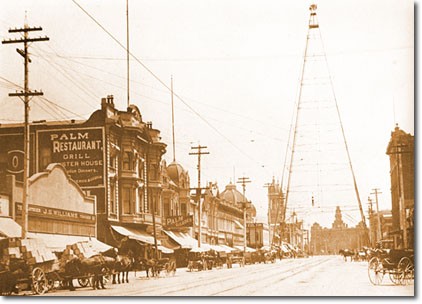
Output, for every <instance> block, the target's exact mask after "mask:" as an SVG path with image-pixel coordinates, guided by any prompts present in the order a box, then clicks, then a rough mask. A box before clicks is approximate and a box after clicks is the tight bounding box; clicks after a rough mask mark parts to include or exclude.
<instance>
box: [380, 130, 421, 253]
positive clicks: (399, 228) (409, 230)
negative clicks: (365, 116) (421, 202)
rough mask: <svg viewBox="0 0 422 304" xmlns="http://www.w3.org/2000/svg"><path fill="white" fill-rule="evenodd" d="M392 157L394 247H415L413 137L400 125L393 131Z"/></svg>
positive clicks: (390, 143)
mask: <svg viewBox="0 0 422 304" xmlns="http://www.w3.org/2000/svg"><path fill="white" fill-rule="evenodd" d="M386 153H387V155H388V156H389V157H390V181H391V204H392V206H391V207H392V208H391V212H392V231H391V233H390V235H391V236H392V238H393V241H394V247H395V248H414V206H415V190H414V183H415V163H414V136H413V135H411V134H408V133H406V132H404V131H403V130H401V129H400V128H399V127H398V126H396V127H395V129H394V131H393V132H391V138H390V142H389V143H388V147H387V151H386Z"/></svg>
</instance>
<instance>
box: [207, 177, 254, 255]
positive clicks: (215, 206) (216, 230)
mask: <svg viewBox="0 0 422 304" xmlns="http://www.w3.org/2000/svg"><path fill="white" fill-rule="evenodd" d="M245 201H248V200H247V198H245V197H244V196H243V194H242V193H240V192H239V191H238V190H237V189H236V185H234V184H232V183H230V184H228V185H227V186H226V188H225V190H224V191H223V192H221V193H220V192H219V191H218V186H217V184H216V183H209V185H208V187H207V190H206V191H205V194H204V200H203V204H202V223H203V226H202V231H201V235H202V238H201V239H202V240H203V241H204V242H206V243H208V244H211V245H227V246H230V247H235V246H238V247H243V240H244V236H243V233H244V221H243V202H245ZM255 215H256V209H255V207H254V206H253V205H252V204H250V205H249V208H248V209H247V222H248V221H251V219H252V218H253V217H254V216H255Z"/></svg>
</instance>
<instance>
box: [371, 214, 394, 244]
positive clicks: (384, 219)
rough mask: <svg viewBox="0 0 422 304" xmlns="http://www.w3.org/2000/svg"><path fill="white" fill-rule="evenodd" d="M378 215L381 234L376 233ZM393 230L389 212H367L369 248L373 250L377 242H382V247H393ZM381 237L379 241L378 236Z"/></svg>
mask: <svg viewBox="0 0 422 304" xmlns="http://www.w3.org/2000/svg"><path fill="white" fill-rule="evenodd" d="M378 215H379V218H380V224H381V225H380V226H381V233H378ZM392 230H393V217H392V214H391V210H380V211H379V214H378V213H377V212H373V211H372V210H369V234H370V235H369V239H370V242H371V247H373V248H375V246H376V245H377V243H378V242H379V241H382V242H383V247H385V248H391V247H393V243H394V240H393V237H392V234H391V231H392ZM379 235H381V240H380V239H378V236H379Z"/></svg>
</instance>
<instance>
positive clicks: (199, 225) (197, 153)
mask: <svg viewBox="0 0 422 304" xmlns="http://www.w3.org/2000/svg"><path fill="white" fill-rule="evenodd" d="M206 148H207V146H201V145H198V146H196V147H191V149H193V150H197V151H198V152H190V153H189V155H198V167H197V168H198V188H196V197H197V200H198V208H199V210H198V217H199V219H198V234H199V235H198V247H201V233H202V231H201V217H202V210H201V209H202V206H201V190H202V189H201V155H204V154H210V152H204V151H202V149H206Z"/></svg>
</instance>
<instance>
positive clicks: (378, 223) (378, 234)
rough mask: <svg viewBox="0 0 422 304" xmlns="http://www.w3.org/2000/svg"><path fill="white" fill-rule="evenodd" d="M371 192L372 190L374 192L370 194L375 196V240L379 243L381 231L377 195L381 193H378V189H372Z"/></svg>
mask: <svg viewBox="0 0 422 304" xmlns="http://www.w3.org/2000/svg"><path fill="white" fill-rule="evenodd" d="M372 190H374V192H373V193H371V194H375V207H376V208H377V226H378V229H377V240H378V241H381V240H382V230H381V218H380V211H379V208H378V194H381V193H382V192H379V190H380V189H378V188H375V189H372Z"/></svg>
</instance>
